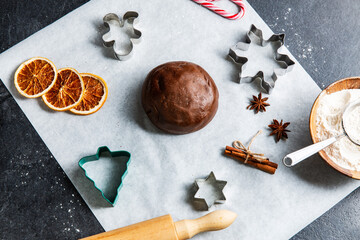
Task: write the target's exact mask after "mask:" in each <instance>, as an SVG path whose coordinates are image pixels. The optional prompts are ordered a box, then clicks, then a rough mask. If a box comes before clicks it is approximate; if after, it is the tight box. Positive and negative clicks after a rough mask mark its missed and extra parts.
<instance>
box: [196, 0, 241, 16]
mask: <svg viewBox="0 0 360 240" xmlns="http://www.w3.org/2000/svg"><path fill="white" fill-rule="evenodd" d="M192 1H194V2H196V3H197V4H200V5H201V6H203V7H206V8H208V9H210V10H211V11H213V12H215V13H217V14H219V15H220V16H222V17H224V18H227V19H231V20H235V19H238V18H242V17H243V16H244V14H245V4H244V3H243V1H242V0H230V1H231V2H233V3H235V4H236V5H237V6H239V8H240V9H239V12H238V13H235V14H233V13H229V12H227V11H225V10H224V9H222V8H219V7H218V6H216V5H214V4H213V3H212V2H214V1H217V0H192Z"/></svg>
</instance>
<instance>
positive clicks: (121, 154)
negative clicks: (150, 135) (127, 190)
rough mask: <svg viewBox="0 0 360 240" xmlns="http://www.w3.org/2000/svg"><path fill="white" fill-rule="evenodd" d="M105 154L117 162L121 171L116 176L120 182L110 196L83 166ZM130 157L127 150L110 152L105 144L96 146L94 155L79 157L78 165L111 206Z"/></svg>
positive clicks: (114, 201)
mask: <svg viewBox="0 0 360 240" xmlns="http://www.w3.org/2000/svg"><path fill="white" fill-rule="evenodd" d="M106 155H107V156H109V157H110V158H111V160H112V161H117V162H118V164H119V165H118V168H119V169H120V172H121V174H120V176H117V177H116V178H118V179H117V181H119V182H120V183H118V184H116V185H117V186H116V194H115V195H113V194H112V196H110V195H109V194H106V193H105V192H104V191H103V190H101V187H99V186H98V184H97V183H96V182H95V181H94V179H93V178H92V177H90V176H89V175H88V171H87V170H86V168H85V167H84V165H85V164H86V163H89V162H93V161H98V160H100V159H101V158H102V157H104V156H106ZM130 158H131V154H130V153H129V152H127V151H114V152H112V151H110V149H109V148H108V147H107V146H102V147H99V148H98V150H97V153H96V154H95V155H91V156H86V157H83V158H81V159H80V161H79V166H80V168H81V169H82V170H83V171H84V173H85V176H86V177H87V178H88V179H89V180H90V181H91V182H92V183H93V184H94V186H95V188H96V189H97V190H99V191H100V193H101V195H102V197H103V198H104V199H105V200H106V201H107V202H108V203H110V204H111V205H112V206H114V205H115V204H116V202H117V200H118V197H119V191H120V189H121V187H122V184H123V181H124V178H125V176H126V174H127V170H128V166H129V164H130ZM124 159H126V160H124ZM105 174H106V173H105ZM112 187H113V186H112Z"/></svg>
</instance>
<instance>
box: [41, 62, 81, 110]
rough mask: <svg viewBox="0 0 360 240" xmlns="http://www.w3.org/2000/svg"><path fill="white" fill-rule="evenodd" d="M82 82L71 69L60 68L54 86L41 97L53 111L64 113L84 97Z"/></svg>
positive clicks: (77, 74) (78, 75)
mask: <svg viewBox="0 0 360 240" xmlns="http://www.w3.org/2000/svg"><path fill="white" fill-rule="evenodd" d="M83 90H84V81H83V79H82V77H81V76H80V74H79V73H78V72H77V71H76V70H75V69H73V68H62V69H59V71H58V77H57V79H56V81H55V84H54V86H53V87H52V88H51V89H50V90H49V91H48V92H47V93H45V94H44V95H43V96H42V99H43V100H44V102H45V104H46V105H47V106H48V107H49V108H51V109H53V110H55V111H65V110H69V109H70V108H73V107H75V106H76V105H78V104H79V103H80V102H81V99H82V97H83V95H84V91H83Z"/></svg>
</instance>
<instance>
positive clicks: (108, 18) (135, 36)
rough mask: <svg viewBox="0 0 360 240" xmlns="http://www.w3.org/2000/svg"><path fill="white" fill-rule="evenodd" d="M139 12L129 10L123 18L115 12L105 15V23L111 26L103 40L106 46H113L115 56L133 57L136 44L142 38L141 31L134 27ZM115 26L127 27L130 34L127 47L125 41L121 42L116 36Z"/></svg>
mask: <svg viewBox="0 0 360 240" xmlns="http://www.w3.org/2000/svg"><path fill="white" fill-rule="evenodd" d="M138 17H139V14H138V13H137V12H134V11H129V12H126V13H125V14H124V16H123V17H122V18H119V16H118V15H116V14H115V13H108V14H106V15H105V16H104V18H103V22H104V25H105V26H106V27H107V28H109V31H108V32H107V33H105V34H104V35H103V36H102V40H103V43H104V46H105V47H111V48H112V49H113V51H114V55H115V57H116V58H117V59H118V60H120V61H124V60H127V59H129V58H130V57H131V55H132V52H133V49H134V44H136V43H139V42H140V40H141V35H142V34H141V32H140V31H139V30H138V29H136V28H135V27H134V24H135V23H137V22H138ZM114 28H127V29H126V30H127V31H126V32H127V34H128V35H129V41H130V42H129V43H128V46H127V47H124V45H125V43H123V42H120V41H119V40H118V39H116V38H115V37H114V34H113V31H115V29H114Z"/></svg>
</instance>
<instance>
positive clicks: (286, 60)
mask: <svg viewBox="0 0 360 240" xmlns="http://www.w3.org/2000/svg"><path fill="white" fill-rule="evenodd" d="M284 40H285V34H273V35H272V36H271V37H270V38H269V39H268V40H265V39H264V37H263V35H262V31H261V30H260V29H258V28H256V27H255V25H251V27H250V30H249V32H248V33H247V34H246V37H245V42H239V43H237V44H236V46H235V47H233V48H230V50H229V56H230V58H231V59H232V60H233V61H234V62H235V63H237V64H239V65H240V73H239V83H243V82H244V83H250V82H253V81H254V80H256V79H260V88H261V89H262V90H263V91H264V92H265V93H268V94H270V93H271V90H272V89H273V88H274V87H275V81H276V80H277V79H278V76H283V75H285V74H286V73H287V72H289V71H291V70H292V68H293V67H294V65H295V62H294V61H293V60H291V59H290V57H289V56H288V55H285V54H280V53H279V52H278V50H279V49H280V48H281V47H282V46H283V45H284ZM252 41H253V42H257V43H258V44H259V45H260V46H262V47H264V46H266V45H268V44H269V43H270V44H273V46H274V51H275V55H274V60H275V61H276V62H277V64H278V65H279V68H276V69H274V71H273V73H272V75H271V78H272V79H271V80H270V79H266V78H265V77H264V72H263V71H259V72H258V73H257V74H256V75H255V76H245V77H243V76H242V71H243V70H244V69H245V67H246V64H247V62H248V59H247V58H246V57H241V56H239V55H238V54H237V53H236V52H235V50H236V49H240V50H242V51H247V50H248V49H249V47H250V44H251V42H252Z"/></svg>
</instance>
